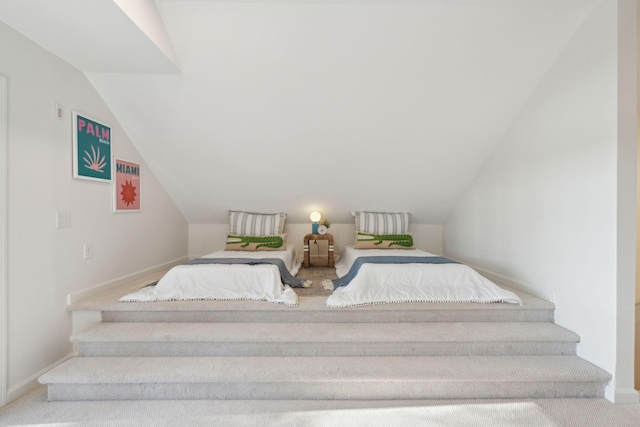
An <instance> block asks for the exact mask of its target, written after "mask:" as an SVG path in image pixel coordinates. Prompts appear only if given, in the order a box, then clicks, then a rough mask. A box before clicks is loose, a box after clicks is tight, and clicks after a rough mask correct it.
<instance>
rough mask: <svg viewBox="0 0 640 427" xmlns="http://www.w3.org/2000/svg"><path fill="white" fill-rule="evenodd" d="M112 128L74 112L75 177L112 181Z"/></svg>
mask: <svg viewBox="0 0 640 427" xmlns="http://www.w3.org/2000/svg"><path fill="white" fill-rule="evenodd" d="M111 169H112V168H111V127H110V126H107V125H105V124H103V123H100V122H98V121H97V120H94V119H91V118H89V117H87V116H84V115H81V114H79V113H77V112H75V111H74V112H73V177H74V178H80V179H88V180H93V181H107V182H110V181H111Z"/></svg>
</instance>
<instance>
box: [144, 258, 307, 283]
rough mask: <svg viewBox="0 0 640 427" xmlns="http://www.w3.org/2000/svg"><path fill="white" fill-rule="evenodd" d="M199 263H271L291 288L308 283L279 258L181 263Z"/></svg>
mask: <svg viewBox="0 0 640 427" xmlns="http://www.w3.org/2000/svg"><path fill="white" fill-rule="evenodd" d="M199 264H246V265H258V264H272V265H275V266H277V267H278V270H280V280H282V283H284V284H285V285H289V286H291V287H292V288H303V287H305V285H306V286H308V285H309V282H307V280H306V279H298V278H296V277H295V276H294V275H293V274H291V273H290V272H289V270H288V269H287V266H286V265H285V264H284V261H283V260H281V259H280V258H195V259H192V260H190V261H187V262H185V263H183V264H181V265H199ZM157 283H158V282H154V283H151V284H149V285H147V286H153V285H156V284H157Z"/></svg>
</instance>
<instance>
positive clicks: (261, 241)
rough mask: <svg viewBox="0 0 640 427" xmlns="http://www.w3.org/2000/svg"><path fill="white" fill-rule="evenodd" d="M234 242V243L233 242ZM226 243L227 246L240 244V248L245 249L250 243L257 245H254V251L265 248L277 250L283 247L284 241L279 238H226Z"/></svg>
mask: <svg viewBox="0 0 640 427" xmlns="http://www.w3.org/2000/svg"><path fill="white" fill-rule="evenodd" d="M233 240H235V241H233ZM227 243H229V244H238V243H241V245H240V247H242V248H246V247H247V246H249V245H250V244H252V243H258V245H256V249H259V248H262V247H265V248H272V249H277V248H281V247H282V246H284V240H283V239H282V237H280V236H231V235H230V236H228V237H227Z"/></svg>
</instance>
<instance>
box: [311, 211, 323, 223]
mask: <svg viewBox="0 0 640 427" xmlns="http://www.w3.org/2000/svg"><path fill="white" fill-rule="evenodd" d="M320 218H322V216H321V215H320V212H318V211H313V212H311V215H309V219H311V221H312V222H318V221H320Z"/></svg>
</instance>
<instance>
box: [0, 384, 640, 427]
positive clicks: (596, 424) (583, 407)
mask: <svg viewBox="0 0 640 427" xmlns="http://www.w3.org/2000/svg"><path fill="white" fill-rule="evenodd" d="M25 425H33V426H35V425H39V426H44V425H47V426H65V427H68V426H136V427H142V426H175V425H184V426H196V427H197V426H212V425H216V426H238V427H241V426H269V427H270V426H274V427H294V426H295V427H325V426H326V427H330V426H331V427H334V426H338V425H339V426H341V427H356V426H358V427H359V426H367V427H375V426H384V427H413V426H443V427H444V426H450V427H453V426H456V427H457V426H463V427H466V426H474V427H477V426H492V427H501V426H518V427H533V426H570V427H571V426H576V427H578V426H580V427H583V426H585V427H591V426H593V427H602V426H611V427H632V426H633V427H637V426H639V425H640V405H614V404H612V403H611V402H608V401H607V400H605V399H526V400H520V399H513V400H467V399H465V400H426V401H424V400H420V401H384V402H380V401H359V402H353V401H225V400H222V401H220V400H217V401H212V400H188V401H175V400H173V401H172V400H168V401H97V402H47V400H46V387H44V386H40V387H38V388H36V389H34V390H33V391H31V392H29V393H27V394H26V395H24V396H23V397H21V398H19V399H18V400H16V401H15V402H12V403H10V404H9V405H7V406H5V407H3V408H1V409H0V426H25Z"/></svg>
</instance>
